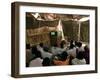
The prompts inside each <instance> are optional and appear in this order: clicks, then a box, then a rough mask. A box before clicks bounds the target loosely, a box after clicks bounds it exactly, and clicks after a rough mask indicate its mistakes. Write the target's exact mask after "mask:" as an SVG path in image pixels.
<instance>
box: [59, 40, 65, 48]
mask: <svg viewBox="0 0 100 80" xmlns="http://www.w3.org/2000/svg"><path fill="white" fill-rule="evenodd" d="M65 46H66V41H65V40H62V41H61V43H60V47H61V48H64V47H65Z"/></svg>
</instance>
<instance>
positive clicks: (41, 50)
mask: <svg viewBox="0 0 100 80" xmlns="http://www.w3.org/2000/svg"><path fill="white" fill-rule="evenodd" d="M43 48H44V44H43V43H40V44H39V45H38V46H37V49H38V50H39V51H40V52H41V53H42V52H43Z"/></svg>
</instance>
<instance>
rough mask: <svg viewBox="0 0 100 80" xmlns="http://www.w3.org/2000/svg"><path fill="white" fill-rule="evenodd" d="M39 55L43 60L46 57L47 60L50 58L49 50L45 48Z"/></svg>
mask: <svg viewBox="0 0 100 80" xmlns="http://www.w3.org/2000/svg"><path fill="white" fill-rule="evenodd" d="M41 55H42V58H43V59H44V58H46V57H48V58H51V57H52V53H50V52H49V48H48V47H46V46H45V47H44V48H43V52H42V53H41Z"/></svg>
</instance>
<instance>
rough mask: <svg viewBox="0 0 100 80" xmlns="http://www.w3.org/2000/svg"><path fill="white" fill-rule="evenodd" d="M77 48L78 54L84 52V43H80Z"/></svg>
mask: <svg viewBox="0 0 100 80" xmlns="http://www.w3.org/2000/svg"><path fill="white" fill-rule="evenodd" d="M77 46H78V48H77V49H78V52H80V51H84V47H83V46H82V43H81V42H78V43H77Z"/></svg>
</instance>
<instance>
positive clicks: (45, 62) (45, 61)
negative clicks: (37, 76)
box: [42, 57, 51, 66]
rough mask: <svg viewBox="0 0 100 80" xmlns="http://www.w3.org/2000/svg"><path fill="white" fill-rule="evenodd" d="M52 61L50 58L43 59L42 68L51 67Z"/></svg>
mask: <svg viewBox="0 0 100 80" xmlns="http://www.w3.org/2000/svg"><path fill="white" fill-rule="evenodd" d="M50 63H51V62H50V59H49V58H48V57H46V58H44V59H43V62H42V66H50V65H51V64H50Z"/></svg>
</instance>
